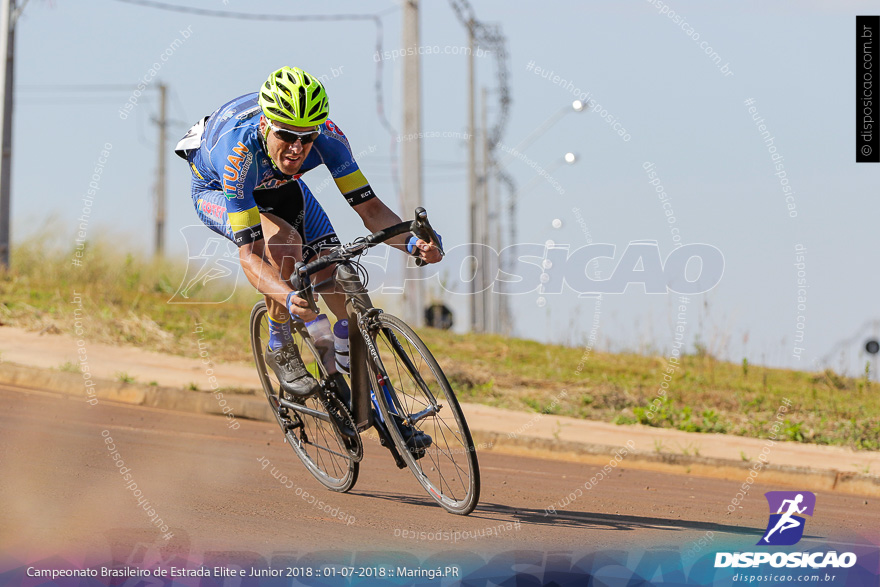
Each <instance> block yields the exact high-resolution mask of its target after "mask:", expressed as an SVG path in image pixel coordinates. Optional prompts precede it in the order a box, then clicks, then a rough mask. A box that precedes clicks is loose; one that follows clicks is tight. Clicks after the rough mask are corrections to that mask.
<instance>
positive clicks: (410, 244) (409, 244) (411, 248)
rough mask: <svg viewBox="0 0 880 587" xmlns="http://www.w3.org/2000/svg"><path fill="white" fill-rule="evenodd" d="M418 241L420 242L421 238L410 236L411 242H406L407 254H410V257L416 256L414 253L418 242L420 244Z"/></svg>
mask: <svg viewBox="0 0 880 587" xmlns="http://www.w3.org/2000/svg"><path fill="white" fill-rule="evenodd" d="M418 240H419V237H417V236H410V237H409V240H407V241H406V252H407V253H409V254H410V255H413V254H414V253H413V251H414V250H415V248H416V242H418Z"/></svg>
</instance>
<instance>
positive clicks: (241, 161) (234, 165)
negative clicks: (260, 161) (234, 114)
mask: <svg viewBox="0 0 880 587" xmlns="http://www.w3.org/2000/svg"><path fill="white" fill-rule="evenodd" d="M252 159H253V154H252V153H250V152H248V148H247V147H246V146H245V144H244V143H242V142H241V141H238V144H237V145H236V146H234V147H232V154H231V155H229V156H228V157H227V158H226V160H227V161H229V165H225V166H224V167H223V171H225V172H226V173H224V174H223V191H224V192H225V193H226V197H227V198H229V197H230V194H235V195H234V196H233V197H236V198H243V197H244V192H243V188H242V182H241V181H239V180H240V179H241V178H242V177H244V176H245V175H246V174H247V170H248V168H249V167H250V164H251V160H252ZM236 184H237V185H236Z"/></svg>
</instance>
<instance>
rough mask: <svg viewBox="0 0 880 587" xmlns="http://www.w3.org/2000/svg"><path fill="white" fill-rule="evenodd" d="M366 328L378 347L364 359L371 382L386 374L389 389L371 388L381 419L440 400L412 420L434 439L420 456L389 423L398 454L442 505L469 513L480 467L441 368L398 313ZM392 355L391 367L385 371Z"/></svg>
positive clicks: (382, 316)
mask: <svg viewBox="0 0 880 587" xmlns="http://www.w3.org/2000/svg"><path fill="white" fill-rule="evenodd" d="M370 329H371V330H370V340H371V342H372V344H373V347H374V350H375V351H376V352H375V353H373V352H371V353H370V356H371V358H370V359H369V360H368V363H369V364H370V371H371V383H372V385H373V386H374V387H373V389H374V390H380V389H381V387H382V385H383V380H384V381H385V382H388V383H386V388H388V389H389V391H390V393H389V394H388V397H386V394H385V393H380V392H379V391H376V393H375V395H376V399H377V400H378V401H377V403H378V405H379V411H380V413H381V416H382V418H383V420H384V421H385V422H389V421H390V420H391V418H392V417H393V414H394V413H396V412H400V411H403V412H404V413H406V414H409V415H413V414H414V413H416V411H419V412H422V411H424V410H426V409H431V408H429V406H432V405H433V402H432V401H431V398H434V399H435V401H436V402H437V403H438V404H440V405H441V407H440V409H439V411H437V412H436V413H433V414H429V415H428V416H425V417H424V418H423V419H422V420H420V421H419V422H417V423H416V426H415V427H416V428H417V429H419V430H422V431H423V432H425V433H426V434H428V435H429V436H431V438H432V440H433V443H432V445H431V446H429V447H427V448H425V449H422V450H423V451H424V455H423V456H419V457H418V458H416V456H417V455H418V451H416V455H414V454H413V453H412V452H410V450H409V449H408V448H407V446H406V443H405V441H404V439H403V436H402V434H401V432H400V430H399V429H398V428H397V426H395V425H388V426H387V427H388V431H389V433H390V435H391V438H392V440H393V441H394V444H395V446H396V447H397V449H398V451H399V452H400V455H401V457H402V458H403V460H404V462H406V464H407V466H408V467H409V469H410V471H411V472H412V474H413V475H414V476H415V478H416V480H418V482H419V483H420V484H421V485H422V487H423V488H424V489H425V491H427V492H428V495H429V496H431V498H432V499H434V501H436V502H437V503H438V504H439V505H440V506H441V507H443V508H444V509H446V511H448V512H450V513H453V514H458V515H467V514H469V513H471V512H472V511H473V510H474V508H475V507H476V506H477V502H478V501H479V499H480V467H479V463H478V461H477V453H476V449H475V447H474V441H473V438H472V437H471V432H470V429H469V428H468V425H467V421H466V420H465V417H464V414H463V413H462V411H461V406H459V404H458V399H457V398H456V397H455V392H454V391H453V390H452V387H451V386H450V385H449V381H448V380H447V379H446V376H445V375H444V374H443V370H442V369H441V368H440V365H439V364H438V363H437V360H436V359H435V358H434V355H433V354H431V351H430V350H429V349H428V347H427V346H426V345H425V343H424V342H422V339H421V338H419V336H418V335H417V334H416V333H415V332H414V331H413V330H412V328H410V327H409V326H408V325H407V324H406V323H405V322H403V320H401V319H400V318H397V317H396V316H392V315H389V314H384V313H383V314H379V315H378V316H376V318H375V322H374V323H373V324H372V325H371V326H370ZM401 336H402V337H403V338H402V339H401V338H400V337H401ZM395 340H396V342H395ZM371 350H372V349H371ZM405 357H408V358H409V361H408V362H407V360H406V359H405ZM392 361H393V364H394V369H393V370H392V371H391V372H389V370H388V367H389V365H391V364H392ZM423 370H424V373H422V371H423ZM407 379H408V380H409V381H407ZM428 379H430V380H432V381H430V382H429V381H428ZM432 384H433V387H432ZM444 410H448V411H449V412H451V414H452V418H451V419H448V418H440V416H441V414H442V413H443V412H444ZM453 423H454V424H455V427H456V428H457V432H456V430H454V429H453V426H452V424H453ZM450 440H452V444H453V446H452V447H450ZM456 454H460V455H463V456H464V460H465V462H466V463H467V467H466V470H467V479H463V478H462V477H463V476H464V474H463V472H464V471H465V468H464V467H462V466H459V465H458V464H457V463H456V462H455V460H454V459H453V458H452V457H454V456H455V455H456ZM445 461H450V462H451V463H452V465H453V467H452V468H451V469H447V470H448V471H450V472H449V474H450V475H451V476H450V477H449V478H446V477H444V473H443V472H442V471H441V464H443V463H445ZM422 463H430V464H431V468H430V470H427V471H426V470H425V468H426V467H423V466H422ZM453 489H455V490H456V491H455V493H453V492H452V490H453Z"/></svg>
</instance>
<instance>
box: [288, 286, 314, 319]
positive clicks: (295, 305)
mask: <svg viewBox="0 0 880 587" xmlns="http://www.w3.org/2000/svg"><path fill="white" fill-rule="evenodd" d="M286 305H287V311H288V312H290V316H291V317H293V316H297V317H299V318H300V319H302V320H303V322H308V321H310V320H314V319H315V318H317V317H318V315H317V314H315V313H314V312H312V310H310V309H309V303H308V302H307V301H306V300H304V299H302V298H301V297H299V296H297V295H296V293H294V292H290V293H289V294H287V304H286Z"/></svg>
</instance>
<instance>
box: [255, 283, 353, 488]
mask: <svg viewBox="0 0 880 587" xmlns="http://www.w3.org/2000/svg"><path fill="white" fill-rule="evenodd" d="M250 330H251V349H252V350H253V352H254V362H255V363H256V365H257V373H258V374H259V376H260V382H261V383H262V384H263V391H264V392H265V393H266V399H268V400H269V405H270V406H271V407H272V411H273V412H274V413H275V419H276V420H278V424H279V426H281V430H282V431H283V432H284V435H285V437H286V439H287V442H288V444H290V447H291V448H292V449H293V451H294V452H295V453H296V456H298V457H299V459H300V460H301V461H302V462H303V464H304V465H305V466H306V468H307V469H308V470H309V472H310V473H311V474H312V475H313V476H314V477H315V479H317V480H318V481H320V482H321V484H323V485H324V486H325V487H326V488H327V489H330V490H333V491H339V492H345V491H348V490H349V489H351V488H352V487H354V484H355V482H356V481H357V478H358V471H359V463H358V462H356V460H357V459H356V458H353V457H352V455H351V453H350V451H349V445H350V444H351V442H352V441H347V440H346V439H345V437H344V436H343V435H342V433H341V432H340V431H339V430H338V428H337V426H336V425H334V424H333V423H332V421H329V420H324V419H321V418H318V417H316V416H313V415H310V414H306V413H303V412H297V411H295V410H292V409H288V408H286V407H284V406H282V405H281V402H280V399H279V398H280V397H281V393H282V392H281V385H280V384H279V383H278V378H277V377H276V376H275V373H274V372H273V371H272V370H271V369H270V368H269V367H268V365H266V356H265V352H266V345H267V344H268V342H269V322H268V315H267V313H266V303H265V301H260V302H257V304H256V305H254V308H253V310H252V311H251V329H250ZM293 337H294V340H295V342H296V344H297V346H298V347H299V349H300V354H301V356H302V359H303V362H304V363H305V364H306V367H307V369H308V370H309V372H310V373H311V374H312V375H313V376H314V377H315V378H316V379H318V380H319V381H321V380H324V378H325V377H326V373H325V372H324V366H323V364H322V363H321V361H320V359H319V357H320V355H319V354H318V352H317V350H316V349H315V347H314V344H313V343H312V339H311V337H309V336H308V333H307V332H306V331H305V328H302V329H294V332H293ZM301 403H302V405H303V407H305V408H307V409H310V410H312V411H315V412H321V413H324V414H326V413H327V412H328V411H329V410H333V409H335V410H336V412H337V413H342V414H348V411H347V409H346V408H345V405H344V404H343V403H342V402H341V401H340V400H339V399H338V398H337V397H336V396H335V395H333V394H332V393H330V392H326V391H325V390H321V391H320V392H318V393H316V394H315V395H313V396H311V397H309V398H308V399H306V400H304V401H301ZM344 417H345V416H344ZM347 417H348V418H349V419H351V416H347ZM358 442H359V440H358Z"/></svg>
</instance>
